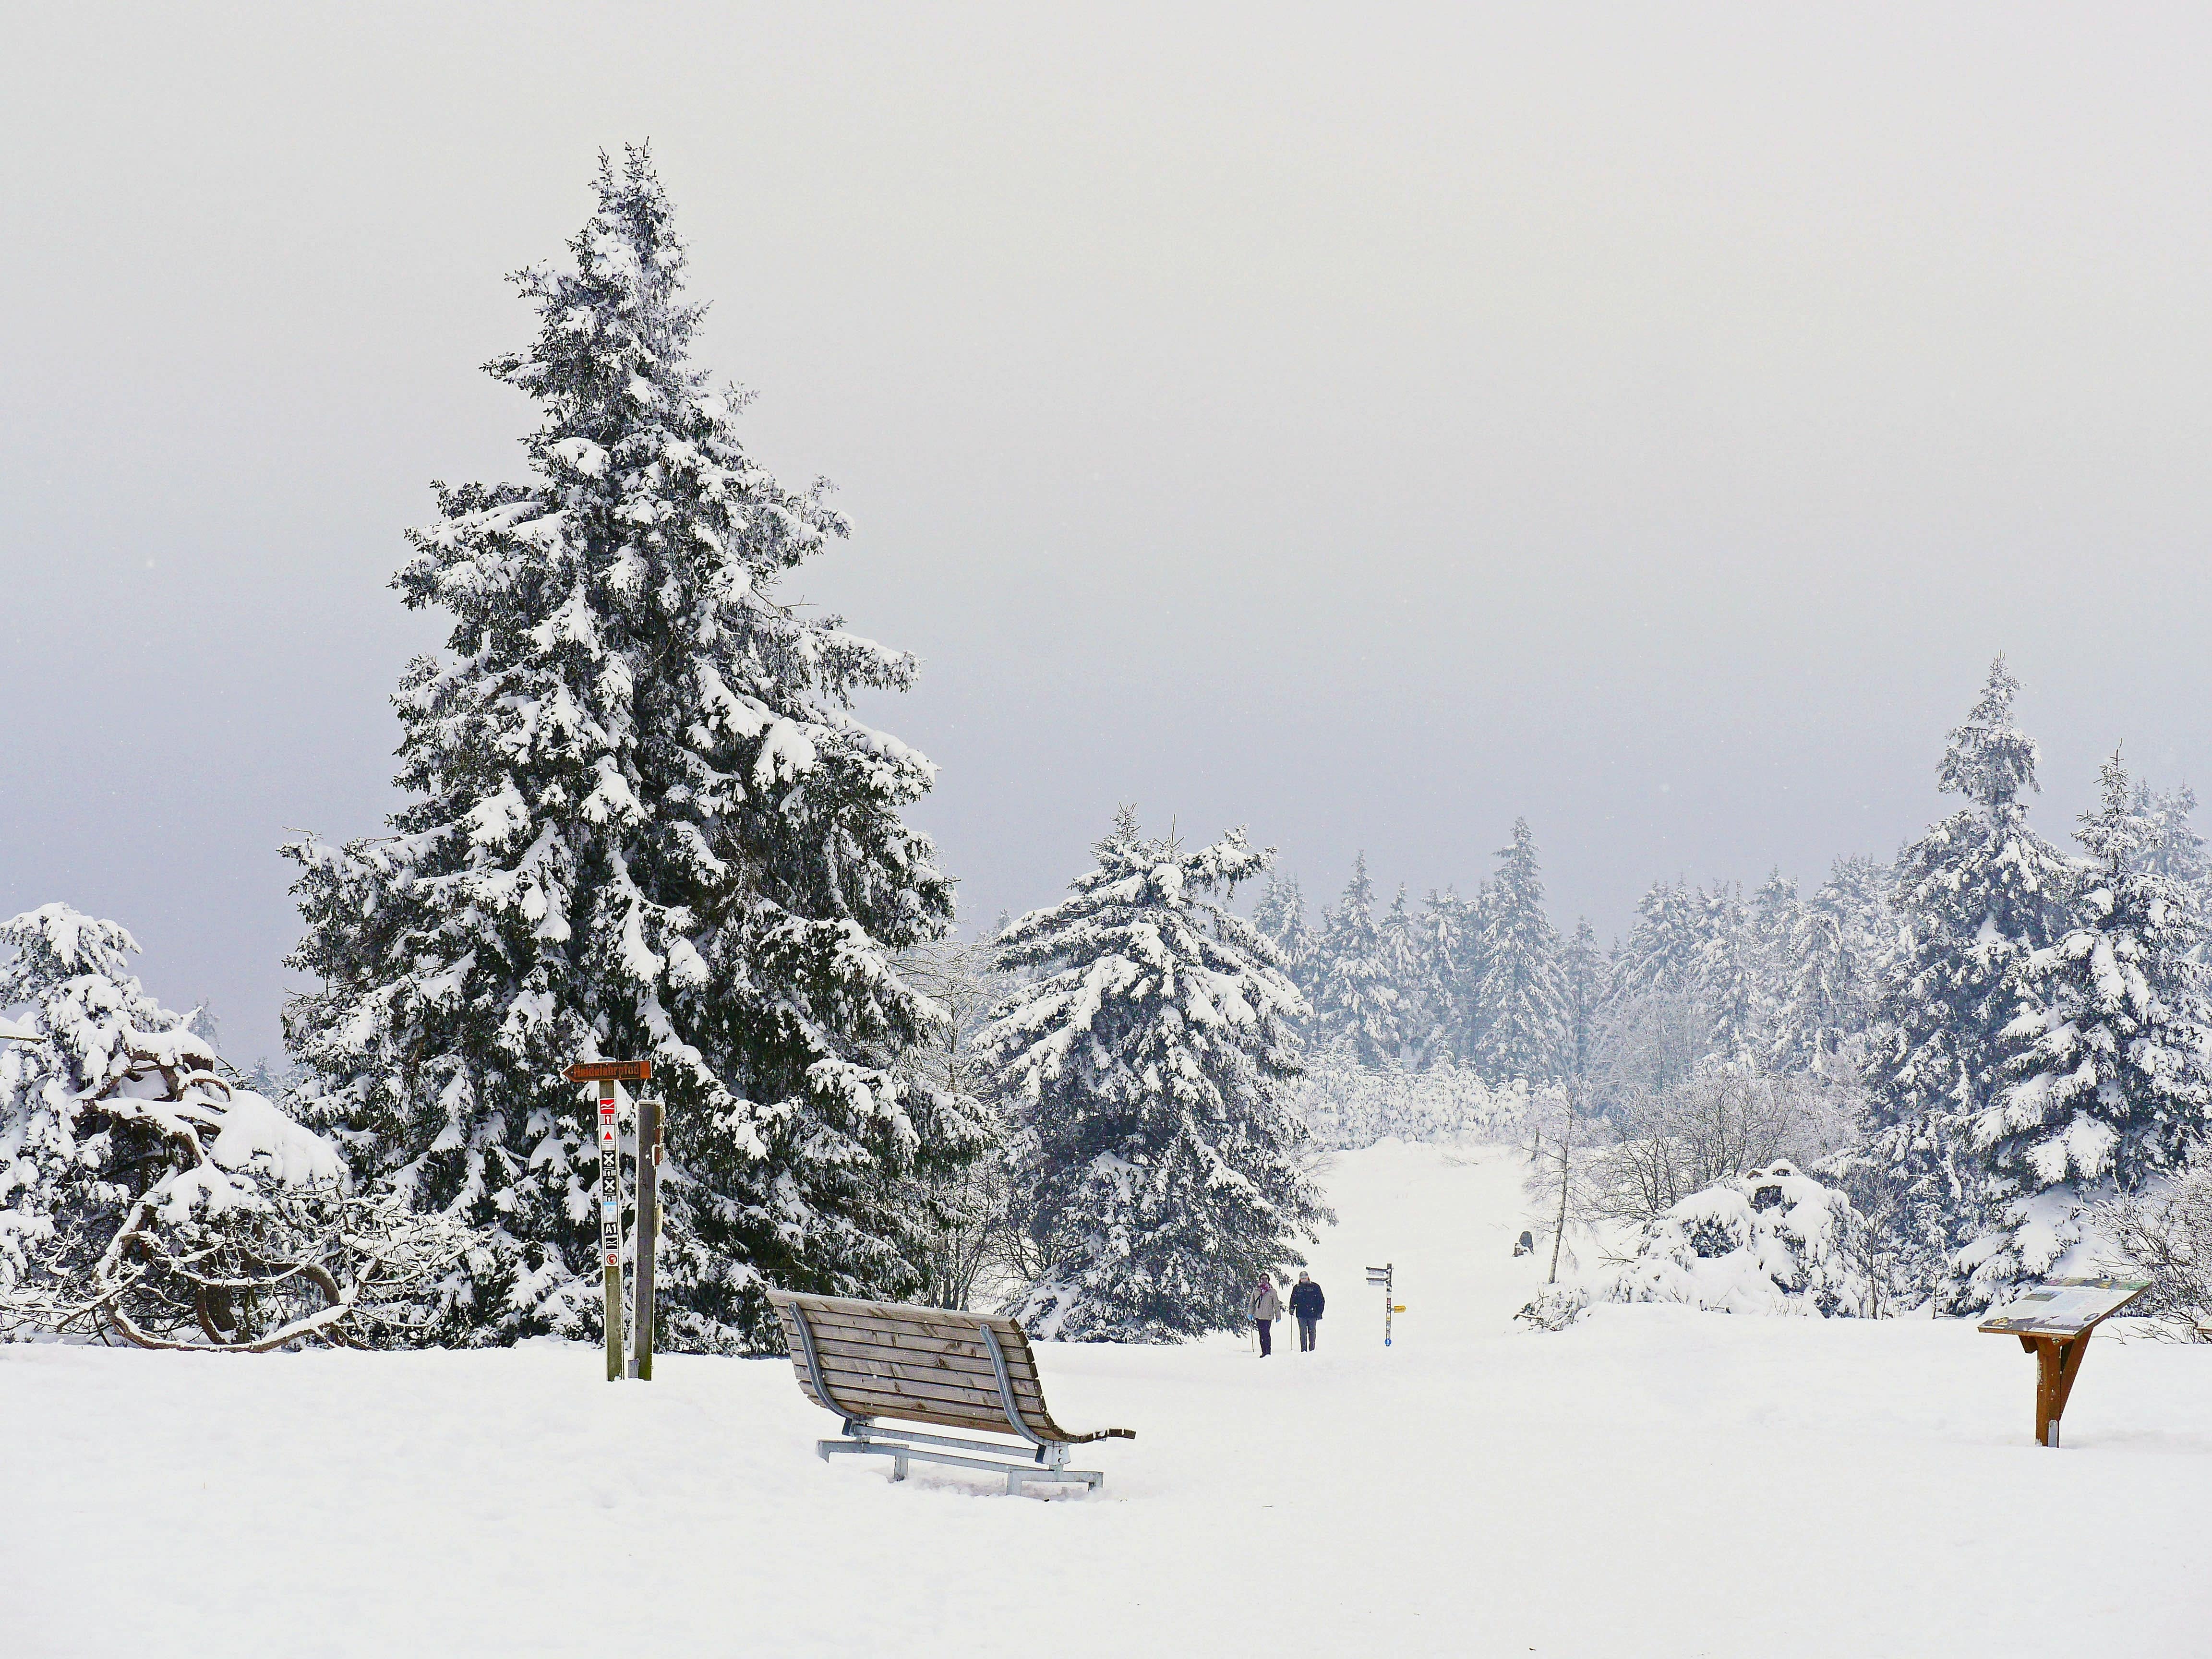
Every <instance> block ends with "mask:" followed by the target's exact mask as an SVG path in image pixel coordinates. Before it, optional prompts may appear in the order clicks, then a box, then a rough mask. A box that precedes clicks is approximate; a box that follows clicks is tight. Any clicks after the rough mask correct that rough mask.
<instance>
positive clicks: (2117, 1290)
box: [1976, 1279, 2150, 1446]
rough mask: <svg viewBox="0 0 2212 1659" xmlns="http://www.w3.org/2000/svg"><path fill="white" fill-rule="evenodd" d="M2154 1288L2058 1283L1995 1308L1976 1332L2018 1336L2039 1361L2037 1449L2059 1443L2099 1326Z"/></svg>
mask: <svg viewBox="0 0 2212 1659" xmlns="http://www.w3.org/2000/svg"><path fill="white" fill-rule="evenodd" d="M2149 1288H2150V1281H2149V1280H2148V1279H2051V1280H2049V1281H2048V1282H2046V1283H2045V1284H2041V1285H2037V1286H2036V1287H2035V1288H2034V1289H2033V1290H2032V1291H2024V1292H2023V1293H2021V1295H2019V1296H2017V1297H2014V1298H2013V1299H2012V1300H2011V1301H2009V1302H2008V1303H2006V1304H2004V1306H2002V1308H1992V1309H1990V1311H1989V1314H1988V1316H1987V1317H1985V1318H1984V1320H1983V1321H1982V1322H1981V1323H1980V1324H1979V1325H1978V1326H1977V1327H1976V1328H1977V1329H1978V1330H1982V1331H1985V1332H1987V1333H1988V1334H1990V1335H1992V1336H2016V1337H2018V1338H2019V1339H2020V1346H2021V1347H2023V1348H2025V1349H2027V1352H2030V1353H2032V1354H2033V1355H2034V1356H2035V1443H2036V1444H2037V1445H2039V1446H2056V1445H2057V1443H2058V1419H2059V1417H2060V1416H2061V1415H2062V1414H2063V1413H2064V1412H2065V1410H2066V1396H2067V1395H2069V1394H2071V1393H2073V1392H2074V1379H2075V1377H2076V1376H2079V1375H2080V1374H2081V1356H2082V1355H2083V1354H2085V1353H2087V1352H2088V1349H2089V1338H2090V1337H2091V1335H2093V1334H2094V1333H2095V1331H2096V1328H2097V1327H2098V1326H2100V1325H2101V1324H2103V1323H2104V1322H2105V1321H2106V1320H2107V1319H2110V1318H2111V1317H2112V1316H2113V1315H2114V1314H2116V1313H2118V1312H2119V1310H2121V1309H2123V1308H2124V1307H2126V1306H2127V1305H2128V1304H2129V1303H2130V1302H2132V1301H2134V1300H2135V1299H2136V1297H2139V1296H2141V1295H2142V1293H2143V1292H2144V1291H2147V1290H2148V1289H2149Z"/></svg>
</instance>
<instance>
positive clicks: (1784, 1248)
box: [1522, 1163, 1875, 1329]
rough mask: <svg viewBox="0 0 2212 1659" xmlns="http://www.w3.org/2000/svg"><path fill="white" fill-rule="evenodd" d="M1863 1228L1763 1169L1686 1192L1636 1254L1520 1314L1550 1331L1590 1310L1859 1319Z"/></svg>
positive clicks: (1819, 1193)
mask: <svg viewBox="0 0 2212 1659" xmlns="http://www.w3.org/2000/svg"><path fill="white" fill-rule="evenodd" d="M1864 1256H1865V1223H1864V1222H1863V1221H1862V1220H1861V1219H1860V1218H1859V1214H1858V1212H1857V1211H1856V1210H1854V1209H1853V1208H1852V1207H1851V1205H1850V1200H1848V1199H1847V1198H1845V1197H1844V1195H1843V1194H1841V1193H1840V1192H1838V1191H1837V1190H1836V1189H1835V1188H1832V1187H1826V1186H1823V1185H1822V1184H1821V1183H1820V1182H1818V1181H1815V1180H1814V1179H1813V1177H1812V1176H1808V1175H1804V1174H1802V1173H1801V1172H1800V1171H1799V1170H1797V1168H1796V1165H1794V1164H1786V1163H1777V1164H1769V1165H1767V1166H1766V1167H1765V1168H1764V1169H1759V1170H1752V1171H1751V1172H1750V1173H1749V1174H1747V1175H1745V1176H1741V1177H1740V1178H1738V1179H1735V1180H1732V1181H1724V1182H1719V1183H1717V1185H1714V1186H1711V1187H1708V1188H1705V1190H1704V1191H1703V1192H1699V1193H1692V1194H1691V1195H1690V1196H1689V1197H1687V1198H1686V1199H1684V1200H1681V1201H1680V1203H1678V1204H1676V1205H1675V1206H1674V1207H1673V1208H1671V1209H1669V1210H1668V1212H1667V1213H1666V1214H1665V1215H1663V1216H1662V1217H1660V1218H1658V1219H1657V1220H1656V1221H1655V1222H1652V1223H1651V1224H1650V1225H1648V1226H1646V1227H1645V1228H1644V1231H1643V1237H1642V1240H1641V1243H1640V1246H1639V1248H1638V1250H1637V1252H1636V1254H1635V1255H1633V1256H1632V1257H1630V1258H1629V1259H1628V1260H1626V1261H1617V1262H1613V1263H1609V1264H1607V1267H1604V1268H1602V1269H1601V1270H1599V1271H1598V1272H1596V1273H1593V1274H1592V1275H1591V1276H1590V1277H1589V1279H1585V1280H1583V1282H1581V1283H1579V1284H1577V1285H1569V1286H1561V1287H1559V1288H1557V1289H1554V1290H1551V1291H1546V1292H1545V1294H1544V1295H1543V1296H1541V1297H1538V1298H1537V1299H1536V1300H1535V1301H1534V1302H1533V1303H1531V1304H1529V1305H1528V1307H1527V1308H1524V1309H1523V1310H1522V1317H1523V1318H1526V1319H1528V1320H1529V1321H1530V1322H1533V1323H1536V1324H1541V1325H1544V1326H1547V1327H1549V1328H1553V1329H1556V1328H1559V1327H1560V1326H1562V1325H1565V1324H1566V1323H1568V1322H1571V1321H1572V1320H1573V1319H1574V1318H1575V1317H1576V1316H1578V1315H1579V1314H1580V1313H1581V1312H1582V1311H1583V1309H1585V1308H1587V1307H1589V1305H1590V1304H1593V1303H1598V1302H1681V1303H1686V1304H1690V1305H1691V1306H1692V1307H1698V1308H1705V1309H1709V1310H1713V1311H1715V1312H1718V1313H1761V1314H1798V1315H1804V1316H1815V1315H1817V1316H1821V1317H1824V1318H1835V1317H1845V1318H1858V1317H1864V1316H1867V1315H1869V1314H1870V1313H1871V1312H1873V1311H1874V1309H1875V1291H1874V1286H1873V1285H1872V1283H1871V1281H1870V1279H1869V1275H1868V1273H1867V1269H1866V1266H1865V1261H1864Z"/></svg>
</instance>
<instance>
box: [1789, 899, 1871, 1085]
mask: <svg viewBox="0 0 2212 1659" xmlns="http://www.w3.org/2000/svg"><path fill="white" fill-rule="evenodd" d="M1889 886H1890V874H1889V871H1888V870H1887V867H1886V866H1882V865H1881V864H1878V863H1877V862H1875V860H1872V859H1866V858H1839V859H1838V860H1836V861H1835V864H1834V865H1833V866H1832V868H1831V869H1830V871H1829V873H1828V878H1827V880H1826V881H1824V882H1822V883H1821V884H1820V887H1819V888H1818V889H1817V890H1815V891H1814V894H1813V896H1811V897H1810V898H1808V899H1807V900H1806V901H1804V902H1803V903H1802V904H1800V905H1799V906H1798V907H1797V908H1796V913H1795V914H1794V915H1793V916H1792V917H1791V921H1790V939H1789V943H1788V945H1787V946H1786V948H1785V949H1784V951H1783V952H1782V968H1783V971H1784V974H1785V975H1786V978H1785V980H1784V983H1783V986H1782V998H1781V1006H1780V1008H1779V1010H1778V1013H1777V1017H1776V1021H1775V1028H1774V1032H1773V1036H1772V1039H1771V1043H1770V1046H1769V1048H1768V1059H1769V1061H1770V1063H1771V1064H1772V1065H1774V1066H1777V1067H1778V1068H1779V1069H1780V1070H1783V1071H1785V1072H1812V1073H1817V1074H1819V1075H1820V1076H1822V1077H1828V1076H1832V1075H1837V1076H1841V1075H1848V1074H1852V1073H1856V1071H1857V1066H1858V1063H1859V1061H1860V1060H1861V1059H1863V1054H1862V1053H1861V1050H1862V1048H1863V1042H1864V1039H1865V1036H1866V1033H1867V1030H1868V1029H1869V1026H1870V1025H1871V1024H1873V1020H1874V1010H1875V997H1876V996H1877V995H1878V994H1879V988H1880V984H1881V973H1882V970H1883V965H1884V963H1885V962H1886V961H1887V956H1888V952H1889V950H1890V948H1891V945H1892V939H1893V934H1894V932H1895V924H1894V922H1893V920H1892V916H1891V910H1890V904H1889Z"/></svg>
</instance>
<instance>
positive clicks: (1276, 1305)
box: [1251, 1279, 1283, 1359]
mask: <svg viewBox="0 0 2212 1659" xmlns="http://www.w3.org/2000/svg"><path fill="white" fill-rule="evenodd" d="M1251 1308H1252V1318H1253V1320H1254V1322H1255V1323H1257V1324H1258V1326H1259V1327H1260V1357H1261V1358H1262V1359H1265V1358H1267V1356H1268V1355H1269V1354H1271V1353H1273V1352H1274V1351H1275V1345H1274V1334H1275V1322H1276V1321H1277V1320H1279V1319H1280V1318H1281V1317H1282V1316H1283V1302H1282V1298H1281V1297H1279V1296H1277V1295H1276V1294H1275V1281H1274V1280H1273V1279H1261V1281H1260V1287H1259V1289H1257V1290H1255V1291H1253V1292H1252V1302H1251Z"/></svg>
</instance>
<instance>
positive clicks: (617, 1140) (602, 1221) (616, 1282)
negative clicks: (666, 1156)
mask: <svg viewBox="0 0 2212 1659" xmlns="http://www.w3.org/2000/svg"><path fill="white" fill-rule="evenodd" d="M566 1076H567V1077H568V1080H569V1081H570V1082H571V1083H596V1084H598V1085H599V1255H600V1257H601V1259H602V1260H603V1261H604V1262H605V1273H606V1328H607V1381H608V1382H610V1383H614V1382H618V1381H620V1380H621V1377H622V1374H623V1305H622V1303H623V1297H622V1133H621V1129H620V1127H619V1125H618V1124H617V1110H618V1108H619V1105H620V1103H621V1100H622V1097H623V1087H622V1085H623V1084H625V1083H644V1082H647V1081H649V1080H650V1079H651V1078H652V1076H653V1062H652V1061H651V1060H586V1061H583V1062H581V1063H580V1064H578V1065H574V1066H570V1067H569V1068H568V1072H567V1073H566ZM640 1117H641V1127H642V1118H643V1113H642V1112H641V1114H640ZM647 1144H648V1143H647V1139H646V1137H645V1136H644V1134H643V1133H640V1135H639V1137H638V1147H639V1150H640V1152H641V1155H642V1154H643V1153H644V1151H645V1148H646V1147H647ZM638 1184H639V1186H640V1188H641V1189H642V1188H643V1187H644V1186H645V1184H646V1183H645V1179H644V1176H643V1172H642V1171H641V1175H640V1180H639V1183H638ZM641 1196H642V1193H641ZM637 1247H638V1255H639V1261H640V1267H641V1272H640V1279H639V1282H640V1285H641V1287H643V1286H649V1285H651V1283H652V1274H653V1268H652V1264H651V1261H650V1260H649V1259H648V1258H649V1255H650V1252H651V1251H652V1249H653V1245H652V1243H651V1237H650V1234H649V1232H648V1230H647V1217H646V1215H645V1213H644V1206H643V1205H642V1204H641V1206H640V1208H639V1215H638V1232H637ZM645 1297H646V1300H645V1302H644V1304H643V1305H642V1306H641V1307H640V1309H639V1314H640V1316H641V1319H642V1320H645V1321H647V1322H649V1321H650V1320H651V1318H652V1316H653V1310H652V1304H651V1297H652V1292H651V1291H650V1290H649V1289H647V1290H646V1291H645ZM652 1349H653V1337H652V1335H651V1333H650V1327H649V1325H648V1326H647V1334H646V1335H645V1337H644V1338H643V1340H642V1352H644V1353H645V1354H646V1355H647V1359H646V1362H645V1365H646V1369H645V1372H644V1376H645V1379H646V1380H647V1381H648V1382H649V1381H651V1380H652V1377H653V1361H652V1359H651V1358H650V1355H651V1353H652Z"/></svg>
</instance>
